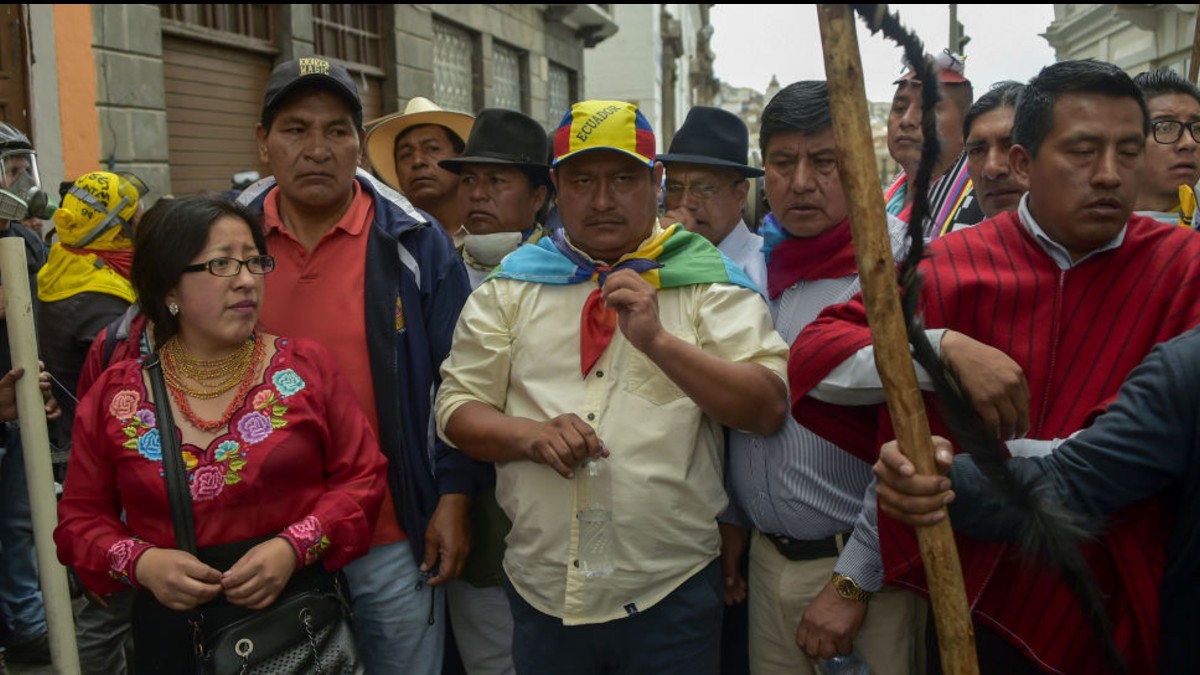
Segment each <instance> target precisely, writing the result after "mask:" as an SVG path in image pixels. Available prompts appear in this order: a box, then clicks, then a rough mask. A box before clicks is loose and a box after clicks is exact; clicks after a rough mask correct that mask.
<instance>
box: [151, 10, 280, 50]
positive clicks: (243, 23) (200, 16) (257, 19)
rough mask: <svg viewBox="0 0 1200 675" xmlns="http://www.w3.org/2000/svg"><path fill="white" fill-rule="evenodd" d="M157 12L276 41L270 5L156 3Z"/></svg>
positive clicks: (188, 23)
mask: <svg viewBox="0 0 1200 675" xmlns="http://www.w3.org/2000/svg"><path fill="white" fill-rule="evenodd" d="M158 9H159V14H160V15H161V16H162V18H164V19H171V20H173V21H178V22H180V23H183V24H187V25H189V26H199V27H201V28H207V29H209V30H212V31H216V32H218V33H228V34H230V35H237V36H241V37H249V38H254V39H256V40H263V41H266V42H274V41H275V13H274V12H273V11H271V5H159V6H158Z"/></svg>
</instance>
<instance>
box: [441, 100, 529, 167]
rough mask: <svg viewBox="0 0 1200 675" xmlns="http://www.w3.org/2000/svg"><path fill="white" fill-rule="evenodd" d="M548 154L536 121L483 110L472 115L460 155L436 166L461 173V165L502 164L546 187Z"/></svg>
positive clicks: (497, 110)
mask: <svg viewBox="0 0 1200 675" xmlns="http://www.w3.org/2000/svg"><path fill="white" fill-rule="evenodd" d="M549 152H550V151H549V150H548V149H547V146H546V130H545V129H544V128H543V127H542V125H541V124H539V123H538V121H537V120H535V119H533V118H532V117H530V116H528V115H526V114H524V113H519V112H517V111H515V110H504V109H502V108H485V109H483V110H481V111H479V114H478V115H476V116H475V126H473V127H471V137H470V138H468V139H467V147H465V148H463V154H462V156H461V157H454V158H453V159H443V160H442V161H440V162H438V166H440V167H442V168H443V169H445V170H447V171H451V172H453V173H462V167H463V165H464V164H505V165H509V166H516V167H519V168H521V169H524V170H525V172H526V173H528V174H529V176H530V177H531V178H534V179H535V180H538V181H541V182H543V183H546V184H549V183H550V166H549V165H548V164H547V163H546V157H547V156H548V154H549Z"/></svg>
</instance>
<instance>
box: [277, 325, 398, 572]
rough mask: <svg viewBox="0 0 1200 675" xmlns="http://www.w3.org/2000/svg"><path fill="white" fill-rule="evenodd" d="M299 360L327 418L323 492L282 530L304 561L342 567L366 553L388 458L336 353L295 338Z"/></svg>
mask: <svg viewBox="0 0 1200 675" xmlns="http://www.w3.org/2000/svg"><path fill="white" fill-rule="evenodd" d="M295 342H296V357H297V360H296V363H297V365H298V366H300V367H302V368H304V370H305V371H307V374H311V375H312V380H313V384H314V386H316V387H318V392H319V393H318V395H317V396H316V399H317V401H318V403H317V404H315V405H316V406H320V407H319V408H318V409H316V410H315V411H314V412H315V414H317V415H320V416H322V417H323V419H324V425H323V437H322V439H321V441H322V445H323V452H324V471H325V491H324V493H323V494H322V495H321V496H320V497H319V498H318V500H317V503H316V505H315V506H314V507H313V509H312V511H311V512H310V513H307V514H303V515H302V516H301V517H300V518H298V519H297V520H296V522H294V523H292V525H290V526H288V527H287V528H285V529H284V531H283V532H281V533H280V536H282V537H283V538H284V539H287V540H288V542H290V543H291V544H292V548H293V549H294V550H295V551H296V556H297V558H298V559H299V560H300V562H301V564H309V563H312V562H314V561H316V560H317V559H321V560H322V562H323V563H324V565H325V567H326V568H327V569H330V570H335V569H340V568H342V567H344V566H345V565H346V564H347V563H349V562H351V561H352V560H354V559H356V558H358V557H359V556H361V555H363V554H364V553H366V552H367V549H368V548H370V545H371V534H372V532H374V530H375V521H376V520H377V519H378V517H379V507H380V505H381V504H382V503H383V494H384V490H385V489H387V482H386V470H387V460H386V459H385V458H384V456H383V453H381V452H380V451H379V441H378V440H377V439H376V437H375V432H374V431H373V430H372V429H371V425H370V422H368V421H367V417H366V415H364V414H363V412H362V409H361V408H360V407H359V405H358V402H357V399H355V397H354V392H353V390H352V389H351V387H350V381H349V380H347V379H346V376H345V375H343V374H342V372H341V371H340V370H339V369H338V367H337V365H336V362H335V361H334V359H333V357H332V356H331V355H330V354H329V353H328V352H327V351H326V350H325V348H324V347H321V346H320V345H318V344H317V343H315V342H312V341H309V340H296V341H295Z"/></svg>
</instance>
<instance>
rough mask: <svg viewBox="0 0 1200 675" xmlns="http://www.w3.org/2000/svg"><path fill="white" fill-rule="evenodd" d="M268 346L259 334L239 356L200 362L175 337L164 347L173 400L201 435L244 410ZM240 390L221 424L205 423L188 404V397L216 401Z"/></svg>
mask: <svg viewBox="0 0 1200 675" xmlns="http://www.w3.org/2000/svg"><path fill="white" fill-rule="evenodd" d="M265 351H266V350H265V345H264V344H263V342H262V341H261V340H259V339H258V333H253V334H251V335H250V339H248V340H246V341H245V342H244V343H242V346H241V347H239V348H238V350H237V351H236V352H234V353H233V354H230V355H229V356H226V357H222V358H220V359H213V360H211V361H208V360H202V359H196V358H194V357H192V355H191V354H188V353H187V350H186V349H185V348H184V347H183V345H182V344H180V343H179V340H178V339H177V338H176V337H172V338H171V339H170V340H168V341H167V343H166V344H164V345H163V348H162V359H163V375H164V376H165V379H166V380H167V385H168V387H169V388H170V392H171V398H173V399H175V404H176V405H177V406H179V412H181V413H183V416H184V418H185V419H187V421H188V422H191V423H192V425H193V426H195V427H196V428H197V429H200V430H201V431H209V432H211V431H217V430H218V429H221V428H223V427H224V426H225V425H226V424H228V423H229V420H230V418H232V417H233V413H234V412H236V411H237V410H238V408H240V407H241V406H242V404H243V403H244V402H245V400H246V394H247V393H248V392H249V391H250V388H251V386H253V384H254V373H255V372H256V371H257V370H258V364H259V362H260V361H262V357H263V354H264V352H265ZM180 375H183V376H185V377H187V378H189V379H191V380H193V381H195V382H197V383H199V384H200V386H201V388H200V389H194V388H192V387H190V386H188V385H187V384H186V383H185V382H184V381H183V379H182V378H181V377H180ZM235 386H237V387H238V390H237V393H236V394H235V395H234V397H233V400H232V401H230V402H229V405H228V406H226V408H225V413H224V414H223V415H221V419H218V420H213V421H210V420H206V419H202V418H201V417H200V416H199V415H197V414H196V413H195V412H194V411H193V410H192V406H191V404H190V403H188V398H187V397H188V396H192V397H194V398H199V399H212V398H216V397H218V396H220V395H221V394H224V393H225V392H227V391H229V390H230V389H233V388H234V387H235Z"/></svg>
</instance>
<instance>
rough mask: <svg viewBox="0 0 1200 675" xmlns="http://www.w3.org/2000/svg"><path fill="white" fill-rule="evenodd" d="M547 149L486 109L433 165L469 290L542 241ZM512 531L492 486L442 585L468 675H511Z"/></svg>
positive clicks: (525, 126)
mask: <svg viewBox="0 0 1200 675" xmlns="http://www.w3.org/2000/svg"><path fill="white" fill-rule="evenodd" d="M548 145H549V144H548V139H547V136H546V130H545V129H543V128H542V125H541V124H539V123H538V122H537V120H535V119H533V118H532V117H529V116H528V115H524V114H522V113H519V112H516V111H514V110H503V109H500V108H488V109H486V110H482V111H480V113H479V115H478V116H476V118H475V126H474V127H473V128H472V129H471V136H470V138H468V139H467V145H466V148H465V149H464V150H463V154H462V156H461V157H456V158H454V159H444V160H442V161H441V162H439V163H438V165H439V166H440V167H441V168H443V169H445V170H447V171H450V172H452V173H455V174H458V175H459V176H460V179H459V184H458V200H459V210H460V211H461V212H462V213H463V214H464V220H463V223H462V227H463V230H464V231H465V233H466V234H465V235H464V238H463V242H462V244H461V245H460V246H459V252H460V253H461V254H462V259H463V264H464V265H465V266H466V269H467V275H468V276H470V278H471V287H472V288H477V287H478V286H479V285H480V284H482V283H483V281H484V279H486V278H487V276H488V275H489V274H491V272H492V270H493V269H494V268H495V267H496V265H499V264H500V260H501V259H502V258H504V256H506V255H508V254H509V253H511V252H513V251H514V250H516V248H517V247H518V246H520V245H521V244H522V243H526V242H527V243H531V244H532V243H536V242H537V241H538V240H539V239H541V238H542V234H543V232H542V228H541V225H540V224H539V223H538V221H537V217H538V214H539V213H540V212H541V210H542V207H543V206H545V204H546V199H547V196H548V192H549V185H550V167H549V165H548V164H547V163H546V159H547V157H548V154H549V148H548ZM510 526H511V524H510V523H509V520H508V517H507V516H505V515H504V512H503V511H501V510H500V506H499V505H498V504H497V503H496V492H495V488H494V486H493V487H490V488H488V489H487V490H486V492H481V493H480V494H478V495H476V497H475V499H474V500H473V501H472V503H471V534H472V540H471V554H470V555H469V556H468V557H467V562H466V566H465V567H464V568H463V575H462V578H461V579H457V580H454V581H451V582H450V583H449V584H448V585H447V586H446V599H447V600H448V601H449V604H450V607H449V609H450V621H451V622H452V623H453V624H454V638H455V642H457V643H458V651H459V655H460V656H461V657H462V662H463V665H464V666H465V667H466V670H467V672H468V673H472V674H476V673H494V674H496V675H502V674H504V673H512V672H514V668H513V659H512V636H513V620H512V611H511V609H510V608H509V604H508V595H507V594H506V593H505V592H504V586H503V584H504V569H503V568H502V567H501V562H502V560H503V559H504V537H505V535H507V534H508V530H509V528H510Z"/></svg>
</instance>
